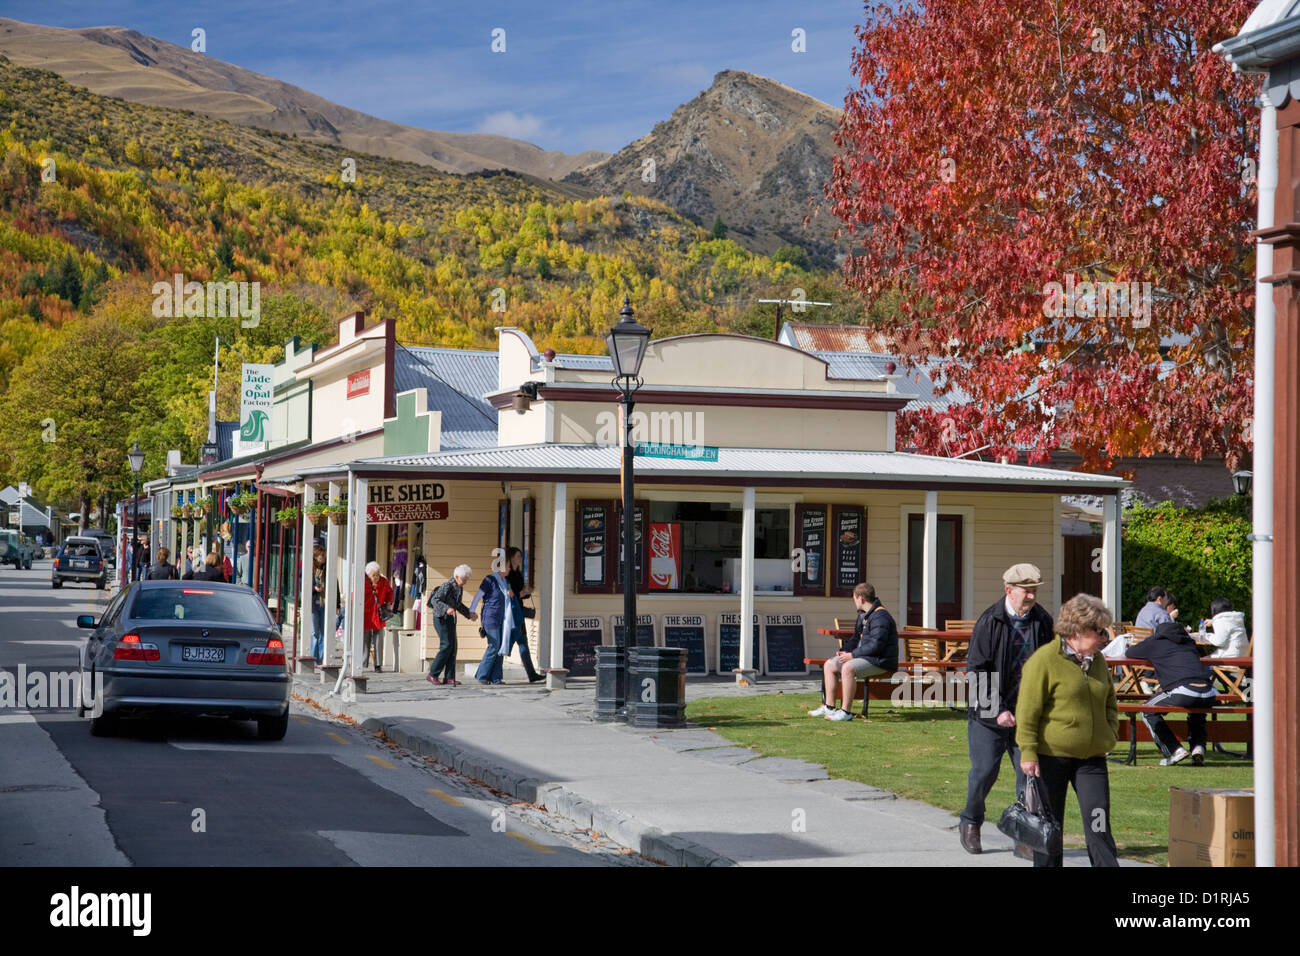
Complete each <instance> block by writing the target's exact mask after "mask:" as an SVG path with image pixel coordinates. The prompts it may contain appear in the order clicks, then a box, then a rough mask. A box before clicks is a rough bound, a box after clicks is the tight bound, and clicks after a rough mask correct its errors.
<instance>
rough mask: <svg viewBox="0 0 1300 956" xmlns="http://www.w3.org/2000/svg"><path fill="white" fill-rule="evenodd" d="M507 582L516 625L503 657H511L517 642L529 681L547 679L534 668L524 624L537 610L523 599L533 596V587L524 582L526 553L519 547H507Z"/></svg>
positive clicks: (520, 658) (509, 636)
mask: <svg viewBox="0 0 1300 956" xmlns="http://www.w3.org/2000/svg"><path fill="white" fill-rule="evenodd" d="M506 568H507V570H506V583H508V584H509V585H510V590H511V592H512V594H513V596H512V597H511V599H510V600H511V601H512V602H513V603H512V605H511V610H512V611H513V612H514V614H513V620H514V627H512V628H511V630H510V633H509V634H508V635H506V637H505V646H504V647H503V648H502V649H501V656H502V657H509V656H510V651H511V648H513V647H514V645H515V644H518V645H519V660H520V661H521V662H522V663H523V665H524V673H525V674H526V675H527V676H528V683H530V684H536V683H537V682H538V681H542V680H546V675H545V674H539V673H537V671H536V670H535V669H534V668H533V655H532V652H531V651H530V650H529V649H528V633H527V630H526V628H525V625H524V620H525V619H526V618H530V617H533V616H534V615H535V614H536V613H537V611H536V609H535V608H531V607H524V604H523V599H524V598H526V597H531V596H532V593H533V589H532V588H530V587H529V586H528V585H527V584H526V583H525V582H524V570H523V568H524V553H523V552H522V551H520V550H519V549H518V548H507V549H506Z"/></svg>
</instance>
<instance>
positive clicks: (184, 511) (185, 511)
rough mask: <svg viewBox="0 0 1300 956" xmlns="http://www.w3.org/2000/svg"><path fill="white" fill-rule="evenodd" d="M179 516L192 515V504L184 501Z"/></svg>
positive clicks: (189, 516)
mask: <svg viewBox="0 0 1300 956" xmlns="http://www.w3.org/2000/svg"><path fill="white" fill-rule="evenodd" d="M181 517H182V518H193V517H194V506H193V505H192V504H190V503H189V502H188V501H187V502H185V504H183V505H181Z"/></svg>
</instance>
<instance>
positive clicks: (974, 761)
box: [959, 564, 1052, 856]
mask: <svg viewBox="0 0 1300 956" xmlns="http://www.w3.org/2000/svg"><path fill="white" fill-rule="evenodd" d="M1042 583H1043V576H1042V572H1040V571H1039V570H1038V568H1036V567H1035V566H1034V565H1032V564H1016V565H1012V566H1011V567H1009V568H1007V570H1006V572H1005V573H1004V574H1003V575H1002V585H1003V587H1002V590H1003V592H1004V593H1003V597H1002V599H1001V600H1000V601H998V602H997V603H996V604H994V605H993V606H992V607H991V608H989V609H988V610H987V611H985V612H984V613H983V614H981V615H980V617H979V620H978V621H976V622H975V629H974V631H972V632H971V641H970V651H969V652H968V653H967V655H966V674H967V680H968V687H969V692H968V694H967V698H968V700H969V701H970V720H969V721H967V724H966V740H967V746H968V748H969V750H970V777H969V780H968V782H967V786H966V806H965V807H964V808H963V809H962V811H961V826H960V827H959V830H960V836H961V845H962V847H964V848H965V850H966V852H967V853H981V852H983V847H982V846H981V845H980V825H981V824H983V822H984V800H985V798H987V797H988V795H989V791H990V790H992V789H993V785H994V784H995V783H997V780H998V769H999V767H1000V766H1001V764H1002V755H1003V754H1007V755H1008V756H1009V757H1010V758H1011V765H1012V767H1014V768H1015V772H1016V792H1017V793H1020V792H1023V791H1024V789H1025V777H1024V772H1023V771H1022V770H1021V769H1020V748H1019V747H1017V746H1016V730H1015V727H1016V716H1015V714H1016V700H1017V698H1018V697H1019V695H1020V671H1021V669H1022V668H1023V667H1024V665H1025V661H1027V660H1029V657H1030V655H1031V654H1033V653H1034V651H1036V650H1038V649H1039V648H1040V647H1042V646H1043V645H1044V644H1046V643H1047V642H1048V641H1050V640H1052V616H1051V615H1050V614H1048V613H1047V611H1045V610H1044V609H1043V608H1042V606H1041V605H1039V604H1038V603H1037V597H1038V588H1039V586H1040V585H1041V584H1042ZM1017 850H1018V852H1017V855H1018V856H1019V855H1021V854H1020V852H1019V848H1017Z"/></svg>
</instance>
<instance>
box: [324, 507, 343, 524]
mask: <svg viewBox="0 0 1300 956" xmlns="http://www.w3.org/2000/svg"><path fill="white" fill-rule="evenodd" d="M325 514H326V516H327V517H328V518H329V519H330V524H332V525H335V526H339V525H342V524H345V523H346V522H347V520H348V506H347V505H340V504H333V505H326V507H325Z"/></svg>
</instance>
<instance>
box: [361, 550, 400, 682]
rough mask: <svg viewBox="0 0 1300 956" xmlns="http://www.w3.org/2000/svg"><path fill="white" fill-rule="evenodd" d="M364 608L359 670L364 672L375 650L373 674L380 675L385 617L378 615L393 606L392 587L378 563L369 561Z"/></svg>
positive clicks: (382, 659) (382, 668)
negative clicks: (371, 650)
mask: <svg viewBox="0 0 1300 956" xmlns="http://www.w3.org/2000/svg"><path fill="white" fill-rule="evenodd" d="M365 592H366V607H365V614H364V615H363V616H362V618H361V622H362V627H363V629H364V632H365V643H363V644H362V645H361V648H362V650H361V666H360V668H359V669H361V670H364V669H365V667H366V664H367V662H368V661H369V660H370V649H371V647H373V648H374V649H375V673H376V674H379V673H382V672H383V670H384V620H385V616H384V615H380V613H379V608H380V607H381V606H383V605H385V604H386V605H388V608H387V609H388V610H389V611H391V610H392V606H393V586H392V585H391V584H389V583H388V579H387V578H385V577H384V575H383V572H382V569H381V568H380V567H379V562H378V561H371V562H370V563H369V564H367V565H366V586H365Z"/></svg>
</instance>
